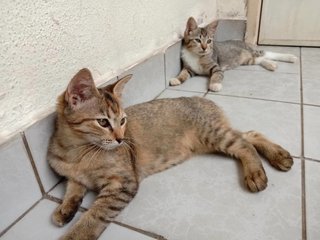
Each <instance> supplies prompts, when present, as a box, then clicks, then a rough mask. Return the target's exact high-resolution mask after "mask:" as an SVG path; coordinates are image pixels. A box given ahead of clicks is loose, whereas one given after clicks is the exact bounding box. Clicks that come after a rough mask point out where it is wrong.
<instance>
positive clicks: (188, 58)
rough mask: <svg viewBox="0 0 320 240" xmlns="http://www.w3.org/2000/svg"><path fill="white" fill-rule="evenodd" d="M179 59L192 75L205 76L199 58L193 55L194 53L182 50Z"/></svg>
mask: <svg viewBox="0 0 320 240" xmlns="http://www.w3.org/2000/svg"><path fill="white" fill-rule="evenodd" d="M181 58H182V61H183V63H184V65H185V66H187V67H188V68H190V69H191V70H192V71H193V72H194V73H196V74H198V75H204V74H207V73H206V72H205V70H204V69H203V67H202V66H201V64H200V58H199V56H197V55H195V54H194V53H192V52H190V51H188V50H187V49H185V48H182V51H181Z"/></svg>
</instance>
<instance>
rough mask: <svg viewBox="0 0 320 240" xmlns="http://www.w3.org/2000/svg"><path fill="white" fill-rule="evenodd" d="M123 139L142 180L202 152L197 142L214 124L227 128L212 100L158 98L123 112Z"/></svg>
mask: <svg viewBox="0 0 320 240" xmlns="http://www.w3.org/2000/svg"><path fill="white" fill-rule="evenodd" d="M125 112H126V113H127V115H128V122H127V131H126V135H127V137H128V138H129V139H130V140H132V141H133V142H134V145H135V150H136V156H137V169H138V175H139V176H140V178H141V179H142V178H143V177H144V176H148V175H150V174H153V173H155V172H158V171H162V170H164V169H166V168H169V167H170V166H172V165H174V164H177V163H179V162H181V161H182V160H183V159H187V158H188V157H189V156H190V155H191V154H192V153H195V152H196V153H200V152H205V151H206V150H204V149H203V145H202V144H201V139H202V138H203V136H204V135H205V133H207V132H210V131H213V130H212V129H214V125H217V126H218V125H220V126H222V125H223V124H226V125H228V122H227V120H226V119H225V118H224V116H223V113H222V111H221V110H220V108H219V107H217V106H216V105H215V104H214V103H213V102H212V101H210V100H208V99H205V98H200V97H181V98H174V99H173V98H172V99H159V100H153V101H150V102H146V103H141V104H137V105H134V106H131V107H129V108H127V109H125Z"/></svg>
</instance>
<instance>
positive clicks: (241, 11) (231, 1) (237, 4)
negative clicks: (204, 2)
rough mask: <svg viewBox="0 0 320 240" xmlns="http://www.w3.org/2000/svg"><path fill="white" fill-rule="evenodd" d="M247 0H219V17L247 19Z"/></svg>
mask: <svg viewBox="0 0 320 240" xmlns="http://www.w3.org/2000/svg"><path fill="white" fill-rule="evenodd" d="M246 2H247V0H228V1H226V0H217V15H218V16H217V17H218V18H219V19H238V20H246V19H247V17H246V16H247V3H246Z"/></svg>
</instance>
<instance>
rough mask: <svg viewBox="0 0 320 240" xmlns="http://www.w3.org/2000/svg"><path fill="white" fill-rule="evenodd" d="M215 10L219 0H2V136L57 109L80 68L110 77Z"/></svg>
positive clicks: (0, 60)
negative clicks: (188, 23)
mask: <svg viewBox="0 0 320 240" xmlns="http://www.w3.org/2000/svg"><path fill="white" fill-rule="evenodd" d="M216 12H217V9H216V0H172V1H163V0H139V1H136V0H121V1H103V0H86V1H83V0H68V1H67V0H65V1H63V0H56V1H50V0H33V1H27V0H25V1H1V2H0V34H1V37H0V54H1V55H0V56H1V58H0V71H1V78H0V141H1V138H2V140H3V139H4V138H5V137H7V136H9V135H10V134H12V133H15V132H16V131H18V130H22V129H23V128H25V127H26V126H28V125H30V124H32V123H33V122H34V121H36V120H38V119H39V118H41V117H42V116H45V115H46V114H48V113H50V112H52V111H53V109H54V105H55V102H56V97H57V96H58V94H60V93H61V92H62V91H63V90H64V89H65V88H66V86H67V83H68V81H69V80H70V79H71V77H72V76H73V74H75V72H76V71H78V70H79V69H80V68H82V67H89V68H90V69H92V70H94V72H95V73H99V74H100V75H101V76H102V77H100V79H99V82H103V81H106V80H108V79H109V78H110V77H111V76H115V75H116V74H118V73H119V72H121V69H124V68H125V67H127V66H129V65H130V64H133V63H135V62H137V61H139V60H141V59H142V58H144V57H146V56H147V55H148V54H150V53H152V52H154V51H155V50H156V49H158V48H161V47H163V46H165V45H168V43H170V42H172V41H173V40H175V39H177V33H179V32H180V30H181V29H182V28H184V26H185V22H186V20H187V18H188V17H189V16H191V15H192V16H194V17H196V18H198V19H201V18H202V19H203V21H204V22H209V21H211V20H212V19H213V18H215V17H216ZM99 74H97V75H99Z"/></svg>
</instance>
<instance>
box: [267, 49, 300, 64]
mask: <svg viewBox="0 0 320 240" xmlns="http://www.w3.org/2000/svg"><path fill="white" fill-rule="evenodd" d="M263 57H265V58H267V59H270V60H275V61H281V62H289V63H294V62H296V61H297V60H298V58H297V57H296V56H295V55H293V54H287V53H276V52H269V51H265V52H264V55H263Z"/></svg>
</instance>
